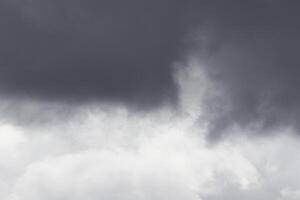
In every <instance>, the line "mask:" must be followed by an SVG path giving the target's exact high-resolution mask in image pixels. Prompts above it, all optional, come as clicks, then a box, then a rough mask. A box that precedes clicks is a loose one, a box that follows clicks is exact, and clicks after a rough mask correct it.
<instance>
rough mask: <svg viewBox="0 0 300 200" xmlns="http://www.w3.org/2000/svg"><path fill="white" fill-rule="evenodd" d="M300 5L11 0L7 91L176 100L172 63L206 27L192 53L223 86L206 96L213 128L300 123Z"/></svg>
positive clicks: (2, 50) (1, 8)
mask: <svg viewBox="0 0 300 200" xmlns="http://www.w3.org/2000/svg"><path fill="white" fill-rule="evenodd" d="M299 10H300V3H299V1H296V0H294V1H283V0H253V1H252V0H251V1H250V0H249V1H248V0H247V1H246V0H245V1H237V0H228V1H214V0H211V1H208V0H206V1H205V0H199V1H196V0H188V1H179V0H178V1H176V0H128V1H121V0H101V1H100V0H72V1H71V0H60V1H50V0H31V1H29V0H9V1H8V0H4V1H1V3H0V25H1V33H0V40H1V46H0V95H1V96H14V97H15V96H17V97H24V96H26V97H30V98H37V99H43V100H67V101H69V100H70V101H85V100H106V101H110V102H114V101H117V102H125V103H132V104H138V105H142V107H145V106H153V105H158V104H159V103H161V102H163V101H164V100H169V101H176V91H177V89H176V84H175V83H174V80H173V78H172V75H173V70H172V67H171V65H172V63H173V62H174V61H176V60H178V59H180V57H178V56H181V55H179V53H182V48H183V46H182V43H181V42H182V41H183V38H184V36H186V33H187V31H188V29H189V28H192V29H193V28H195V29H196V27H200V28H199V31H200V33H199V34H202V35H203V34H204V36H205V37H204V39H202V40H200V41H199V40H197V44H198V45H199V46H200V47H199V46H198V47H197V51H198V50H199V49H200V50H201V51H199V52H198V53H194V55H196V56H198V57H199V58H200V59H202V60H203V61H204V62H205V63H206V64H205V67H204V68H205V70H206V71H207V72H208V75H209V77H210V78H211V79H212V80H213V81H214V82H215V83H218V84H220V85H221V86H222V88H223V89H224V90H223V91H224V94H223V95H222V96H219V97H217V98H215V99H211V98H209V102H208V103H207V108H208V110H209V112H208V113H209V114H212V116H213V120H212V123H211V127H212V132H213V133H214V134H215V135H219V133H220V132H222V131H221V130H223V129H225V128H226V127H229V126H231V125H234V124H238V125H241V126H250V125H253V124H260V126H261V127H266V128H270V127H277V126H281V125H293V126H294V127H299V125H298V124H299V118H300V109H299V108H300V103H299V102H300V84H299V83H300V81H299V80H300V79H299V75H300V69H299V64H300V61H299V51H300V36H299V33H300V23H299V20H300V14H299ZM198 25H199V26H198ZM199 42H200V44H199ZM194 43H195V42H194ZM194 43H193V42H192V45H193V46H194ZM188 48H190V47H189V46H188ZM197 51H196V52H197ZM203 52H204V53H205V55H203ZM214 134H213V135H214Z"/></svg>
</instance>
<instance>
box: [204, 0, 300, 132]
mask: <svg viewBox="0 0 300 200" xmlns="http://www.w3.org/2000/svg"><path fill="white" fill-rule="evenodd" d="M228 2H230V1H228ZM228 2H227V1H226V3H223V5H222V6H219V7H214V8H215V10H214V11H213V12H211V14H210V16H211V17H210V19H211V21H212V24H213V26H214V30H215V32H216V33H215V36H213V37H209V36H208V38H209V39H210V40H211V45H212V46H213V47H214V48H211V50H210V52H209V53H208V55H206V56H207V57H206V66H205V69H206V70H207V72H208V74H209V76H210V77H211V78H212V80H213V81H214V82H215V83H218V84H219V86H220V87H222V88H223V92H224V93H223V95H222V96H218V97H217V98H215V99H213V100H212V99H210V100H209V102H208V104H207V105H208V109H209V112H210V113H212V114H213V116H214V117H213V119H214V120H213V121H212V125H211V127H212V133H213V137H214V136H218V135H219V134H220V133H221V132H222V130H224V129H225V128H227V127H229V126H232V125H240V126H246V127H261V128H267V129H269V128H275V127H277V128H278V127H280V126H290V125H292V126H293V127H295V128H296V129H297V130H299V129H298V128H299V122H300V78H299V76H300V56H299V55H300V54H299V52H300V35H299V34H300V23H299V21H300V14H299V9H300V3H299V1H247V3H245V2H243V1H240V3H237V2H234V3H228Z"/></svg>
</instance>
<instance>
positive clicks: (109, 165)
mask: <svg viewBox="0 0 300 200" xmlns="http://www.w3.org/2000/svg"><path fill="white" fill-rule="evenodd" d="M185 70H186V71H185V72H180V74H181V75H180V77H178V80H179V84H180V86H181V91H182V92H181V108H182V109H180V110H179V111H174V110H172V109H171V108H167V107H166V108H163V109H161V110H160V111H155V112H152V113H148V114H135V115H132V114H131V113H130V112H129V111H128V110H127V109H125V108H123V107H116V108H108V107H105V109H103V107H101V106H91V107H92V108H85V109H82V110H81V111H80V113H79V114H78V115H79V116H81V117H78V118H76V117H75V118H72V119H71V120H69V121H68V122H67V123H65V124H63V123H55V122H54V123H51V124H50V125H49V124H47V126H46V127H47V128H43V127H44V126H41V127H37V128H32V127H31V126H30V127H24V126H23V127H16V126H15V125H10V124H9V123H6V122H5V123H3V124H1V125H0V169H1V170H0V198H1V199H4V200H28V199H30V200H59V199H63V200H71V199H72V200H77V199H78V200H79V199H86V200H94V199H102V200H112V199H114V200H115V199H122V200H124V199H125V200H148V199H149V200H165V199H173V200H218V199H222V200H224V199H225V200H226V199H228V200H229V199H230V200H239V199H245V200H254V199H255V200H257V199H258V200H259V199H284V200H285V199H288V200H289V199H293V198H294V199H296V198H297V195H298V192H297V191H298V189H299V188H300V181H299V180H300V177H299V175H297V169H299V167H300V161H299V159H297V155H299V153H300V149H299V148H298V147H299V140H296V139H295V138H294V136H292V135H289V134H284V135H283V136H276V137H275V136H274V137H267V138H246V137H244V136H241V137H237V135H241V134H233V135H234V137H232V138H231V137H228V138H227V139H224V140H222V141H221V142H220V143H218V144H215V145H213V146H211V145H209V144H207V143H206V140H205V133H206V126H205V123H198V121H197V120H199V116H201V115H202V113H201V112H202V110H201V104H200V105H198V102H201V98H202V95H204V94H205V93H206V92H209V91H207V90H209V89H210V87H211V85H210V83H209V82H207V80H205V79H203V77H202V76H196V75H195V74H199V71H198V70H199V69H198V68H197V63H193V67H192V68H187V69H185ZM189 70H197V73H195V71H189ZM191 75H194V76H192V78H190V77H191ZM199 84H201V85H202V86H203V85H204V86H203V87H202V88H204V89H203V91H202V92H201V95H199V94H196V93H195V92H194V90H195V89H196V88H197V85H199ZM199 87H200V86H199ZM231 131H233V130H231ZM235 131H246V130H235ZM288 132H289V131H288ZM242 135H244V134H242ZM245 135H249V134H245ZM290 188H293V189H290Z"/></svg>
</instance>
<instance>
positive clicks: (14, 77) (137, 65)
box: [0, 0, 185, 106]
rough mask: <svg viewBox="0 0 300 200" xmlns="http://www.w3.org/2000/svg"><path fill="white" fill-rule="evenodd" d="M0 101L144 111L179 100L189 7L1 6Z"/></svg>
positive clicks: (133, 1) (166, 3) (133, 2)
mask: <svg viewBox="0 0 300 200" xmlns="http://www.w3.org/2000/svg"><path fill="white" fill-rule="evenodd" d="M0 7H1V8H0V9H1V20H0V23H1V26H2V29H1V34H0V39H1V47H0V51H1V64H0V71H1V73H0V93H1V95H8V96H14V97H15V96H17V97H19V96H25V97H30V98H37V99H42V100H67V101H82V100H96V101H97V100H107V101H112V102H113V101H117V102H127V103H129V102H133V104H134V103H137V104H142V105H143V106H148V105H156V104H158V103H160V101H164V100H168V101H173V100H175V99H176V87H175V84H174V81H173V79H172V70H171V64H172V62H173V61H174V60H175V59H176V58H175V56H176V55H177V53H178V50H179V43H180V38H181V37H182V32H183V31H184V29H183V28H182V26H183V24H182V23H181V22H182V18H183V17H182V11H183V9H184V7H185V3H183V2H182V3H181V2H178V1H170V0H162V1H161V0H160V1H156V0H155V1H145V0H142V1H140V0H139V1H138V0H129V1H118V0H113V1H107V0H104V1H94V0H88V1H80V0H75V1H70V0H62V1H48V0H33V1H29V0H28V1H27V0H25V1H19V0H13V1H6V0H5V1H2V2H1V5H0Z"/></svg>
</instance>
